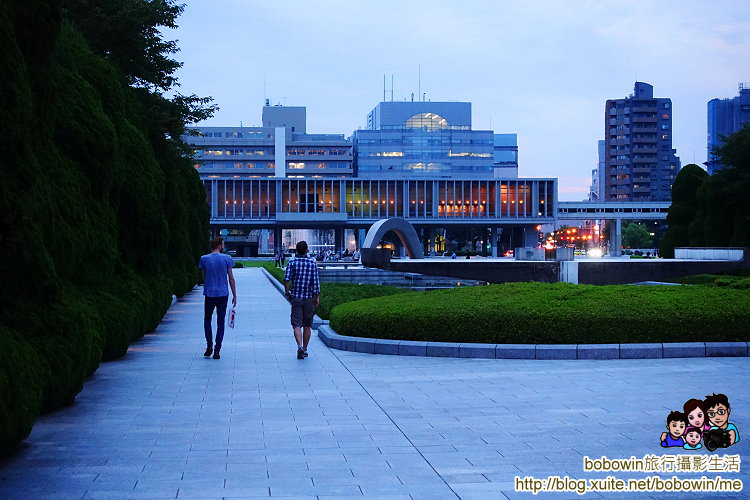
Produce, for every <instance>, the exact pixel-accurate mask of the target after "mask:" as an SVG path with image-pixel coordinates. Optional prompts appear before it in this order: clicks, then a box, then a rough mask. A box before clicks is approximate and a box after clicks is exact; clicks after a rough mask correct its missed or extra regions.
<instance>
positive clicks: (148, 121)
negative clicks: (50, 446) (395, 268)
mask: <svg viewBox="0 0 750 500" xmlns="http://www.w3.org/2000/svg"><path fill="white" fill-rule="evenodd" d="M0 71H2V74H3V78H2V79H0V103H1V109H2V110H3V119H2V122H0V147H2V150H3V155H4V156H3V161H2V162H0V178H1V179H2V182H0V276H2V280H3V286H2V287H1V288H0V302H2V304H3V307H2V308H0V352H2V353H3V361H2V363H0V454H5V453H9V452H10V451H12V450H13V449H14V446H15V444H16V443H18V442H19V441H20V440H22V439H24V438H25V437H26V436H27V435H28V434H29V432H30V430H31V427H32V425H33V422H34V419H35V418H36V416H37V415H39V413H40V412H43V411H48V410H52V409H55V408H58V407H60V406H61V405H65V404H68V403H71V402H72V401H73V400H74V398H75V395H76V394H77V393H78V392H79V391H80V390H81V387H82V385H83V381H84V379H85V377H86V376H87V375H89V374H91V373H92V372H93V371H95V370H96V368H97V366H98V364H99V362H100V361H101V360H102V359H112V358H116V357H118V356H122V355H123V354H124V353H125V352H126V351H127V348H128V345H129V344H130V342H132V341H133V340H134V339H137V338H139V337H140V336H142V335H143V334H144V333H147V332H148V331H150V330H153V329H154V327H155V326H156V325H157V324H158V323H159V321H160V319H161V317H162V316H163V314H164V312H165V311H166V309H167V307H168V306H169V304H170V299H171V295H172V294H176V295H182V294H184V293H185V292H187V291H189V290H190V289H192V287H193V285H194V284H195V283H196V282H197V280H198V269H197V267H196V263H197V259H198V257H199V256H200V255H201V253H203V251H205V247H206V242H207V240H208V235H209V231H208V215H209V214H208V207H207V204H206V201H205V200H206V195H205V191H204V188H203V185H202V183H201V182H200V179H199V177H198V174H197V172H196V171H195V169H194V168H193V162H192V160H191V159H190V158H187V157H185V156H184V155H183V154H182V152H181V150H180V147H179V146H178V145H177V144H176V143H175V141H171V140H168V139H167V138H165V134H164V131H163V130H162V129H161V128H160V125H158V123H159V120H156V119H153V118H154V117H153V116H152V114H153V113H155V112H158V111H156V110H155V109H152V108H151V107H150V105H146V104H144V102H147V101H148V102H150V103H153V102H154V101H155V100H157V99H159V98H158V96H154V95H153V94H149V93H148V92H147V91H145V90H144V89H135V88H131V87H129V86H128V85H127V84H126V83H125V79H124V77H123V75H122V74H121V73H120V72H119V71H118V70H116V69H115V68H114V67H113V66H112V65H111V64H110V63H109V62H108V61H106V60H105V59H103V58H101V57H99V56H97V55H95V54H93V53H92V52H91V50H90V49H89V48H88V45H87V43H86V41H85V40H84V39H83V37H82V36H81V35H80V33H79V32H78V31H77V30H76V29H75V28H74V27H73V26H72V25H71V24H70V23H68V22H66V21H64V20H63V15H62V9H61V6H60V3H59V2H56V1H45V0H26V1H24V2H0Z"/></svg>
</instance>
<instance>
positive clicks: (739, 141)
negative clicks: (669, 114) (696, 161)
mask: <svg viewBox="0 0 750 500" xmlns="http://www.w3.org/2000/svg"><path fill="white" fill-rule="evenodd" d="M714 153H715V154H716V155H717V156H718V158H719V161H720V162H721V164H722V165H724V167H723V168H722V169H721V170H719V171H718V172H716V173H715V174H714V175H712V176H711V177H709V179H708V180H707V182H706V183H704V185H703V186H701V189H700V191H699V193H698V196H699V199H700V201H701V202H702V203H701V212H700V213H699V217H700V218H701V219H702V223H703V230H704V231H705V233H706V244H707V245H712V246H713V245H717V246H750V204H749V203H748V200H750V123H748V124H745V126H744V127H743V128H742V129H741V130H739V131H738V132H736V133H734V134H732V135H731V136H729V137H727V138H726V139H725V140H724V143H723V144H722V145H721V146H720V147H718V148H716V149H715V150H714Z"/></svg>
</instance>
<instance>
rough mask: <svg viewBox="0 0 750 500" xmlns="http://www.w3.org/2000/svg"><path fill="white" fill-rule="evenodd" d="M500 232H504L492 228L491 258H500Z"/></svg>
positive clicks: (497, 228)
mask: <svg viewBox="0 0 750 500" xmlns="http://www.w3.org/2000/svg"><path fill="white" fill-rule="evenodd" d="M500 231H502V229H500V228H499V227H491V228H490V246H491V248H490V257H497V256H498V255H497V254H498V248H497V237H498V236H499V232H500Z"/></svg>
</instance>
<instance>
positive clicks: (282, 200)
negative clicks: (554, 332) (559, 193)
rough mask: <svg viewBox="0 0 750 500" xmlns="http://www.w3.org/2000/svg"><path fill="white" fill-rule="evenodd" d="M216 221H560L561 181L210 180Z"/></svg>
mask: <svg viewBox="0 0 750 500" xmlns="http://www.w3.org/2000/svg"><path fill="white" fill-rule="evenodd" d="M203 182H204V186H205V188H206V196H207V199H208V201H209V204H210V206H211V214H212V218H214V219H238V220H241V219H251V220H253V219H254V220H269V219H274V218H275V217H276V216H277V215H278V214H279V213H292V214H302V213H306V214H311V215H310V221H314V220H315V214H324V213H328V214H334V213H338V214H341V215H346V218H347V219H348V220H357V219H362V220H377V219H382V218H388V217H403V218H406V219H407V220H415V221H420V220H421V221H426V220H436V221H437V220H446V221H449V220H461V219H466V220H495V219H505V220H508V219H510V220H518V219H524V218H525V219H534V220H536V219H548V220H551V219H553V218H554V215H555V212H554V209H555V207H554V205H555V189H556V181H555V180H553V179H533V180H532V179H517V180H366V179H347V180H325V179H267V180H266V179H257V180H256V179H251V180H243V179H205V180H204V181H203Z"/></svg>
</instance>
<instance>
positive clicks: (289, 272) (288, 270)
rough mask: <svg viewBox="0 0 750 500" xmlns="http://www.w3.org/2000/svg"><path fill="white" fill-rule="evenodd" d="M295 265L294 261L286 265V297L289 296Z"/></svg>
mask: <svg viewBox="0 0 750 500" xmlns="http://www.w3.org/2000/svg"><path fill="white" fill-rule="evenodd" d="M293 268H294V266H292V263H291V262H290V263H289V265H288V266H286V271H285V272H284V295H285V296H286V298H287V299H288V298H289V282H290V280H291V279H292V269H293Z"/></svg>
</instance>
